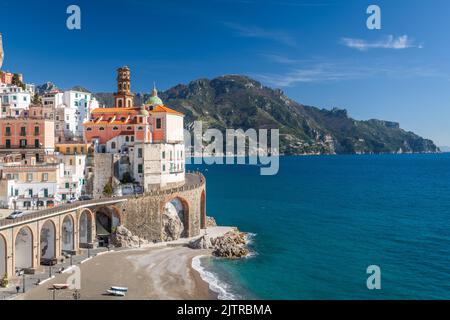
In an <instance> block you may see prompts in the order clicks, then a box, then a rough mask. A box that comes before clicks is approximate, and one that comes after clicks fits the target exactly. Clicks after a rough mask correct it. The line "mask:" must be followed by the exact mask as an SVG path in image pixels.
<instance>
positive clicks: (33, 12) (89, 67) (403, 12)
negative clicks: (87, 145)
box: [0, 0, 450, 145]
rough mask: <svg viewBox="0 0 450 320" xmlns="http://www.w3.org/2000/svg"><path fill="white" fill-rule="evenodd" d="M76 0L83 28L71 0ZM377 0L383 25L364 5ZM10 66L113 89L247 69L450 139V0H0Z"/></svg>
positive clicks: (363, 114) (37, 76)
mask: <svg viewBox="0 0 450 320" xmlns="http://www.w3.org/2000/svg"><path fill="white" fill-rule="evenodd" d="M70 4H77V5H79V6H80V8H81V30H72V31H71V30H68V29H67V28H66V19H67V17H68V15H67V14H66V8H67V7H68V6H69V5H70ZM370 4H377V5H379V6H380V8H381V15H382V28H381V30H369V29H367V27H366V19H367V17H368V15H367V14H366V9H367V7H368V6H369V5H370ZM0 12H2V17H3V18H2V19H1V20H0V32H2V33H3V42H4V48H5V61H4V65H3V69H5V70H10V71H14V72H22V73H23V74H24V76H25V80H26V82H31V83H36V84H40V83H43V82H45V81H52V82H54V83H55V84H57V85H58V86H60V87H62V88H70V87H72V86H74V85H82V86H84V87H86V88H88V89H90V90H91V91H94V92H98V91H110V92H111V91H114V90H115V70H116V68H117V67H118V66H121V65H128V66H130V67H131V69H132V77H133V79H132V81H133V82H132V90H133V91H134V92H143V91H147V92H148V91H149V90H150V89H151V86H152V84H153V81H156V83H157V85H158V87H159V88H160V89H167V88H169V87H171V86H174V85H176V84H178V83H187V82H189V81H190V80H194V79H197V78H203V77H207V78H213V77H216V76H219V75H223V74H230V73H231V74H245V75H248V76H250V77H253V78H255V79H257V80H260V81H262V82H263V83H264V84H266V85H268V86H271V87H275V88H281V89H282V90H284V91H285V93H286V94H287V95H288V96H290V97H291V98H293V99H295V100H297V101H299V102H301V103H304V104H308V105H314V106H318V107H323V108H332V107H341V108H346V109H347V110H349V113H350V115H351V116H352V117H354V118H356V119H369V118H379V119H385V120H392V121H398V122H400V124H401V126H402V127H403V128H404V129H407V130H411V131H414V132H416V133H418V134H420V135H422V136H424V137H427V138H431V139H433V140H434V141H435V142H436V143H437V144H438V145H450V125H449V121H450V59H449V57H450V41H449V39H450V38H449V36H448V32H449V30H450V18H449V16H450V2H449V1H446V0H435V1H433V0H431V1H424V0H420V1H407V0H396V1H392V0H391V1H375V0H373V1H361V0H346V1H339V0H317V1H314V0H304V1H302V0H298V1H295V0H279V1H276V0H205V1H200V0H190V1H170V0H166V1H145V0H132V1H115V0H109V1H107V0H97V1H80V0H72V1H45V0H41V1H25V0H22V1H9V0H0Z"/></svg>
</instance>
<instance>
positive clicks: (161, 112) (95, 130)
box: [84, 67, 185, 191]
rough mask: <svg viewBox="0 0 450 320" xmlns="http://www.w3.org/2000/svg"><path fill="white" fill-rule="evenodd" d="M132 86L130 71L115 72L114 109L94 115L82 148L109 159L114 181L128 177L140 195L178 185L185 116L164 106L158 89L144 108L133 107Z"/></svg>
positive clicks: (180, 175)
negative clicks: (87, 145)
mask: <svg viewBox="0 0 450 320" xmlns="http://www.w3.org/2000/svg"><path fill="white" fill-rule="evenodd" d="M130 83H131V81H130V69H129V68H128V67H122V68H119V69H118V76H117V89H118V90H117V92H116V93H115V94H114V100H115V105H114V107H112V108H97V109H94V110H92V113H91V119H90V121H88V122H85V123H84V127H85V133H84V135H85V140H86V142H88V143H92V144H93V145H94V148H95V151H96V152H97V153H106V154H110V155H111V157H110V159H111V161H112V162H116V163H117V165H115V169H114V173H113V175H114V177H115V178H117V179H118V180H124V178H125V177H127V178H128V177H129V178H131V180H133V181H134V182H136V183H138V184H139V185H141V186H142V187H143V189H144V191H148V190H151V189H157V188H161V187H170V186H175V185H179V184H182V183H183V182H184V177H185V176H184V164H185V154H184V131H183V117H184V115H183V114H182V113H180V112H177V111H175V110H173V109H170V108H168V107H166V106H164V104H163V102H162V101H161V99H160V98H159V97H158V92H157V90H156V88H153V91H152V94H151V97H150V99H149V100H148V101H147V102H146V103H145V104H144V105H142V106H138V107H137V106H134V105H133V94H132V93H131V89H130V87H131V86H130ZM102 165H104V163H102ZM113 167H114V165H113ZM99 170H101V169H100V168H99ZM100 187H101V184H100V185H97V187H94V188H95V189H96V190H97V191H99V190H100Z"/></svg>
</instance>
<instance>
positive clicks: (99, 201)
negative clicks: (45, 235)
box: [0, 197, 128, 227]
mask: <svg viewBox="0 0 450 320" xmlns="http://www.w3.org/2000/svg"><path fill="white" fill-rule="evenodd" d="M127 198H128V197H115V198H102V199H93V200H86V201H78V202H74V203H67V204H62V205H59V206H56V207H53V208H49V209H44V210H40V211H36V212H32V213H29V214H25V215H24V216H22V217H19V218H16V219H2V220H0V227H4V226H8V225H11V224H17V223H20V222H27V221H29V220H33V219H36V218H41V217H45V216H49V215H52V214H55V213H58V212H62V211H67V210H73V209H77V208H79V207H89V206H93V205H96V204H103V203H105V202H111V201H120V200H123V199H127Z"/></svg>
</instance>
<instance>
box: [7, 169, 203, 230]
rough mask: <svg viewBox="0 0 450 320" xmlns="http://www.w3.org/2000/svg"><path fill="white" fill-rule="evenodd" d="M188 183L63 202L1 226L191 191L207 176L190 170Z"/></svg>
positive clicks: (187, 175) (198, 186)
mask: <svg viewBox="0 0 450 320" xmlns="http://www.w3.org/2000/svg"><path fill="white" fill-rule="evenodd" d="M186 178H187V179H186V183H185V184H184V185H182V186H179V187H174V188H167V189H159V190H152V191H149V192H145V193H144V194H142V195H131V196H121V197H107V198H101V199H93V200H87V201H77V202H74V203H67V204H62V205H59V206H56V207H53V208H49V209H44V210H40V211H37V212H32V213H29V214H26V215H24V216H22V217H19V218H16V219H2V220H0V228H1V227H4V226H8V225H12V224H17V223H20V222H24V223H25V222H27V221H30V220H33V219H37V218H42V217H45V216H49V215H52V214H57V213H59V212H63V211H67V210H73V209H77V208H79V207H90V206H94V205H97V204H104V203H108V202H114V201H120V200H128V199H132V198H140V197H144V196H160V195H170V194H173V193H177V192H182V191H189V190H193V189H197V188H200V187H202V186H203V185H204V184H205V181H206V180H205V176H204V175H203V174H202V173H201V172H198V171H189V172H188V173H186ZM189 180H195V181H189Z"/></svg>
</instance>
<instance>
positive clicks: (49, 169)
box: [0, 163, 63, 209]
mask: <svg viewBox="0 0 450 320" xmlns="http://www.w3.org/2000/svg"><path fill="white" fill-rule="evenodd" d="M62 176H63V165H62V164H57V163H44V164H33V165H25V164H20V163H19V164H18V163H11V164H4V165H2V176H1V181H0V185H1V189H2V191H3V192H2V193H3V194H2V198H1V199H0V200H2V202H3V203H5V204H7V206H8V207H9V208H10V209H39V208H41V207H48V206H53V205H55V204H56V203H57V202H58V199H57V195H58V180H59V179H60V178H62Z"/></svg>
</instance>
